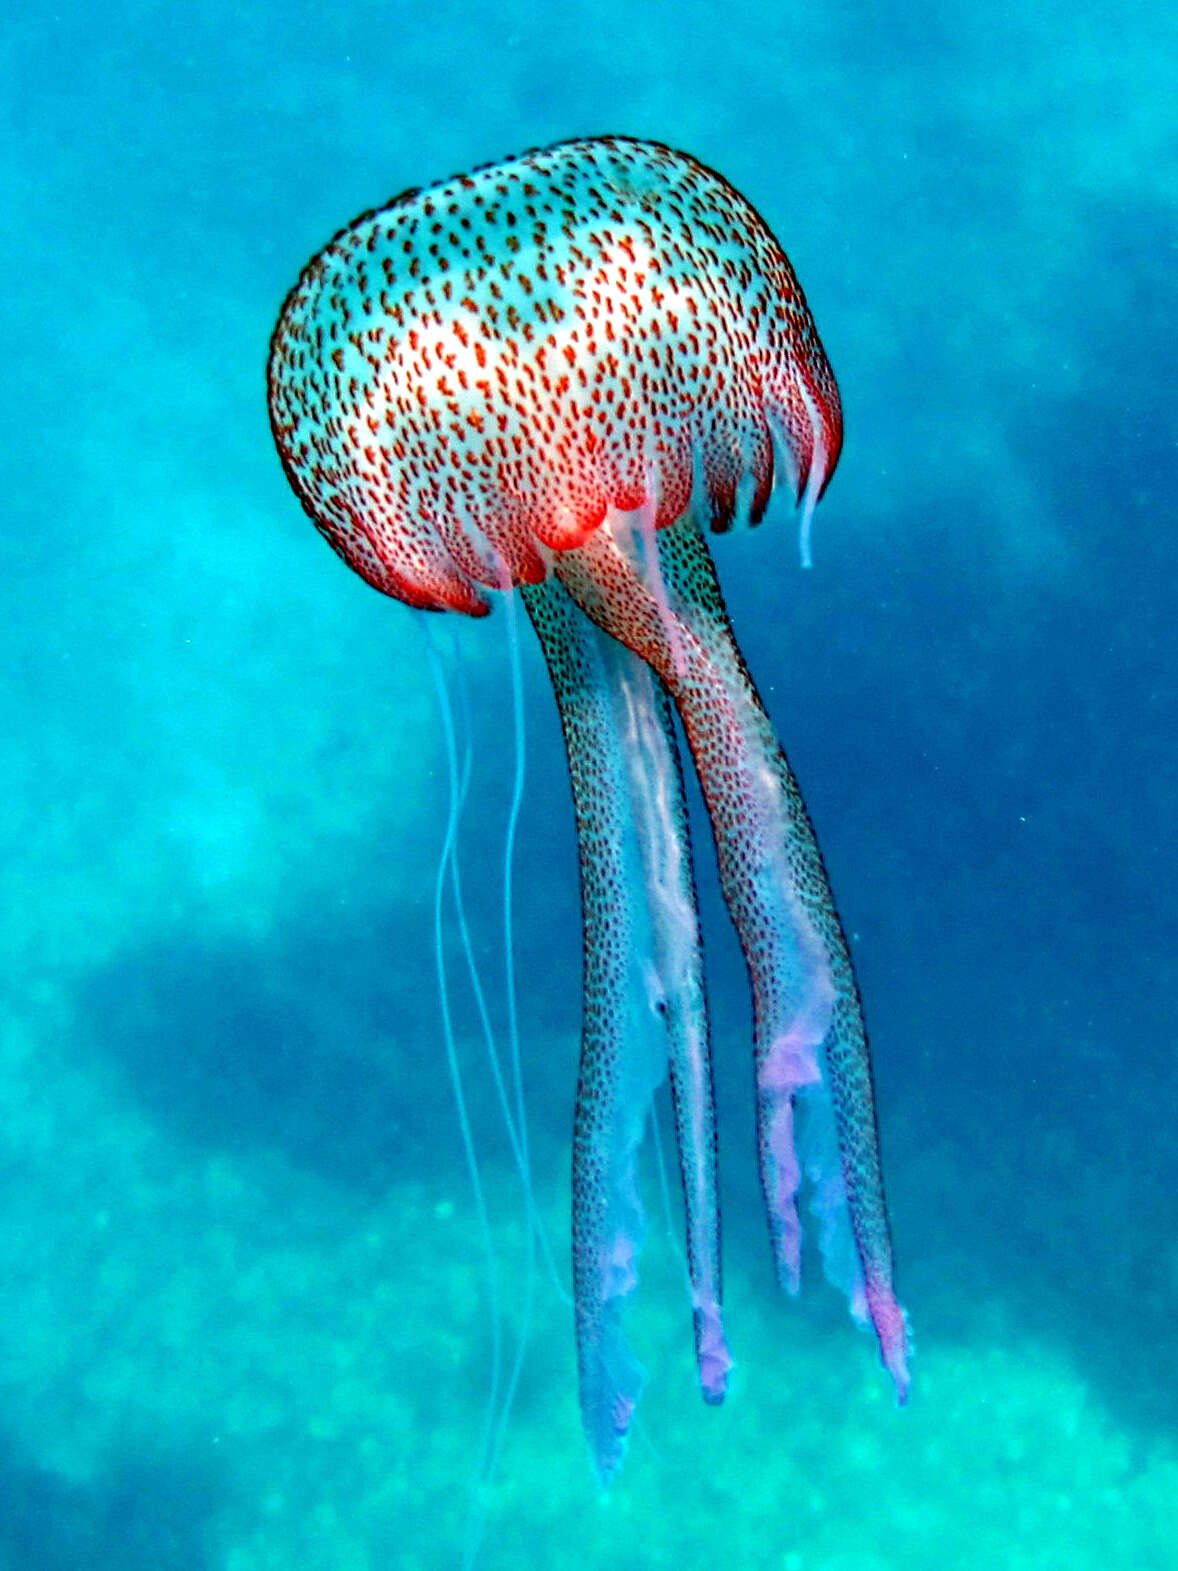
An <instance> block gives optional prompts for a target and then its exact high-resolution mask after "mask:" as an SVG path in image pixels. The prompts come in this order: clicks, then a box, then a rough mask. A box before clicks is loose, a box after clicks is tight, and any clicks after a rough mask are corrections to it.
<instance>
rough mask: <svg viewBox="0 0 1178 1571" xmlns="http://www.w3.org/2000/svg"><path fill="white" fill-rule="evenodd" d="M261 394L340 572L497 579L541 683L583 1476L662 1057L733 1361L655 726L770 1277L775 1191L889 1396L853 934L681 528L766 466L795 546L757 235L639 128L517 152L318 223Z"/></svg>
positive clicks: (404, 584) (790, 379)
mask: <svg viewBox="0 0 1178 1571" xmlns="http://www.w3.org/2000/svg"><path fill="white" fill-rule="evenodd" d="M268 390H269V407H270V417H271V425H272V429H273V433H274V438H275V441H276V444H277V447H278V451H279V455H280V457H281V461H282V464H283V467H284V470H285V472H286V475H287V478H288V480H289V481H290V484H291V486H292V487H293V489H294V491H295V494H296V496H297V497H298V499H299V501H300V502H301V504H302V506H303V508H304V510H305V511H306V513H307V514H308V515H309V516H310V518H311V520H312V522H313V523H314V524H315V525H316V527H317V528H318V529H319V531H320V532H321V533H322V534H323V535H324V536H325V537H326V539H327V541H328V542H329V544H330V545H331V546H332V547H333V548H334V549H335V550H336V552H338V554H339V555H340V556H341V557H342V558H343V559H344V561H345V562H347V563H348V565H349V566H351V567H352V568H353V569H354V570H355V571H356V572H357V573H359V574H360V576H361V577H362V578H364V579H365V580H367V582H368V583H369V584H371V585H372V586H373V587H374V588H376V589H378V590H380V591H381V592H383V593H384V594H387V595H390V596H392V597H393V598H395V599H398V600H401V601H404V602H405V603H406V604H408V605H410V606H413V607H417V608H419V609H421V610H426V611H459V612H463V613H465V614H466V615H467V616H472V617H480V616H483V615H485V614H486V613H487V611H488V610H489V609H490V607H491V604H492V602H493V601H494V600H495V599H496V598H497V597H503V596H506V595H508V594H511V593H515V592H518V593H519V595H521V596H522V600H523V604H524V606H525V607H526V610H527V614H528V617H529V618H530V620H531V623H532V625H533V626H534V628H535V631H536V633H537V635H538V637H539V641H540V645H541V648H542V650H543V655H544V659H545V662H546V664H547V668H548V671H549V673H550V675H551V679H552V684H553V688H554V690H555V694H556V702H557V706H558V710H559V715H560V721H561V726H562V730H563V736H564V742H565V746H566V750H567V754H568V763H569V773H570V778H571V782H572V794H573V806H574V812H575V818H576V825H577V834H578V844H579V862H580V879H581V893H582V908H583V913H584V949H583V974H582V993H583V1024H582V1038H581V1057H580V1068H579V1076H578V1082H577V1093H576V1111H575V1118H574V1125H573V1136H572V1168H573V1216H572V1258H573V1300H574V1320H575V1331H576V1345H577V1364H578V1377H579V1395H580V1407H581V1414H582V1421H583V1425H584V1429H585V1433H586V1436H587V1439H588V1442H589V1447H590V1451H591V1454H592V1458H593V1461H594V1464H595V1466H596V1469H597V1472H598V1474H599V1476H600V1478H601V1479H602V1480H603V1481H606V1482H608V1480H609V1479H610V1478H611V1477H612V1476H613V1474H614V1473H615V1472H616V1470H617V1468H618V1466H619V1464H620V1462H621V1459H622V1455H623V1450H624V1445H625V1440H626V1436H627V1433H628V1431H629V1429H630V1425H631V1419H632V1415H633V1412H634V1408H635V1404H636V1401H637V1398H638V1394H639V1390H640V1386H641V1383H642V1378H643V1377H642V1371H641V1367H640V1365H639V1363H638V1360H637V1358H636V1356H635V1354H634V1352H633V1350H632V1349H631V1347H630V1345H629V1342H628V1340H627V1337H626V1334H625V1329H624V1325H623V1310H624V1305H625V1301H626V1299H627V1297H628V1295H629V1294H630V1293H631V1292H632V1291H633V1289H634V1287H635V1284H636V1280H637V1271H636V1261H637V1255H638V1249H639V1245H640V1242H641V1237H642V1231H643V1217H642V1209H641V1205H640V1200H639V1195H638V1185H637V1178H636V1164H637V1157H638V1151H639V1148H640V1146H641V1144H642V1140H643V1138H644V1133H645V1130H646V1128H647V1124H648V1120H649V1118H650V1116H651V1106H652V1099H653V1097H654V1095H655V1093H656V1091H657V1090H658V1088H659V1087H660V1086H661V1085H662V1084H664V1083H666V1082H669V1087H670V1093H671V1103H672V1109H673V1120H674V1127H675V1134H676V1141H677V1148H678V1167H679V1176H680V1180H681V1185H682V1193H683V1198H684V1215H685V1228H686V1249H685V1258H686V1264H687V1275H688V1278H689V1284H690V1297H691V1307H692V1318H693V1327H694V1342H695V1354H696V1362H697V1368H698V1378H699V1384H700V1388H701V1391H702V1394H703V1396H704V1398H705V1400H707V1401H708V1402H712V1403H716V1402H720V1401H721V1400H722V1399H723V1397H724V1393H725V1387H726V1383H727V1377H728V1372H729V1369H730V1366H731V1357H730V1354H729V1351H728V1345H727V1340H726V1337H725V1332H724V1324H723V1315H722V1285H721V1262H720V1208H719V1200H718V1190H717V1178H716V1141H717V1131H716V1114H715V1108H714V1098H713V1077H712V1065H711V1053H710V1046H709V1028H708V1021H707V1005H706V993H705V986H704V972H703V965H702V960H701V942H700V929H699V919H698V914H697V902H696V892H695V876H694V871H693V860H692V856H693V853H692V847H691V843H690V836H689V831H688V815H687V810H686V807H685V799H684V779H683V772H682V766H681V754H680V740H679V738H680V735H681V736H682V738H683V739H684V740H685V742H686V747H687V751H688V753H689V755H690V758H691V760H692V763H693V765H694V768H695V773H696V775H697V777H698V780H699V784H700V787H701V790H702V796H703V800H704V803H705V805H706V808H707V813H708V817H709V819H710V823H711V829H712V834H713V838H714V842H715V852H716V858H717V864H718V871H719V880H720V885H721V889H722V891H723V895H724V898H725V901H726V903H727V907H728V910H729V912H730V914H731V916H732V920H733V922H734V924H735V927H736V931H737V935H738V938H739V941H740V946H741V949H742V951H743V955H744V960H745V963H746V966H747V971H748V979H749V985H750V990H751V995H752V1013H753V1061H754V1073H755V1087H756V1091H755V1106H756V1150H757V1158H758V1163H759V1171H760V1179H761V1185H762V1190H763V1193H764V1199H765V1206H766V1210H767V1213H768V1222H769V1233H770V1239H771V1244H772V1250H773V1256H774V1260H775V1264H776V1269H777V1273H778V1275H779V1277H780V1280H781V1282H782V1283H783V1285H784V1286H785V1288H786V1289H787V1290H788V1291H789V1292H791V1293H795V1292H796V1291H797V1290H798V1286H799V1278H800V1271H801V1254H802V1222H801V1213H800V1212H799V1197H800V1194H801V1193H803V1192H804V1194H805V1198H806V1201H807V1211H808V1213H809V1216H810V1218H811V1220H812V1223H813V1226H814V1230H815V1234H816V1237H817V1242H818V1245H819V1247H820V1252H821V1258H822V1260H823V1262H824V1266H825V1270H826V1273H827V1275H828V1276H829V1277H830V1279H831V1280H832V1281H833V1282H834V1283H836V1285H838V1286H839V1287H840V1288H842V1289H843V1290H844V1291H845V1292H846V1294H847V1296H848V1298H849V1302H850V1308H851V1312H852V1314H853V1315H854V1317H855V1318H856V1319H857V1320H858V1321H859V1322H860V1323H862V1324H864V1325H868V1326H870V1327H871V1328H873V1329H874V1333H875V1337H876V1339H877V1342H878V1346H879V1351H880V1355H881V1360H882V1363H883V1365H884V1366H885V1368H886V1369H887V1371H888V1372H889V1373H890V1375H891V1377H892V1380H893V1382H894V1385H895V1390H896V1393H897V1397H898V1400H899V1401H900V1402H903V1401H904V1400H905V1398H906V1395H907V1390H908V1368H907V1361H908V1332H907V1322H906V1318H905V1315H904V1312H903V1310H902V1309H901V1308H900V1306H899V1303H898V1301H897V1298H896V1294H895V1289H894V1286H893V1268H892V1249H891V1238H890V1226H889V1221H888V1215H887V1210H886V1206H885V1199H884V1190H883V1183H882V1178H881V1171H880V1159H879V1144H878V1135H877V1123H876V1113H875V1104H874V1093H873V1085H872V1072H871V1062H870V1058H869V1053H868V1044H867V1036H866V1032H865V1027H864V1021H863V1011H862V1007H861V1003H860V996H859V990H858V986H857V984H856V980H855V974H854V970H853V966H852V962H851V955H850V951H849V948H848V945H847V940H846V936H845V934H844V931H843V928H842V926H841V924H840V921H839V917H838V914H837V912H836V909H835V904H834V900H833V897H832V894H831V889H830V883H829V880H828V877H827V873H826V869H825V867H824V864H823V860H822V856H821V853H820V851H819V848H818V843H817V840H816V839H815V834H814V829H813V826H812V824H811V822H810V818H809V816H808V814H807V811H806V807H805V804H804V802H803V800H802V795H801V792H800V790H799V788H798V784H797V781H796V779H795V777H794V774H793V771H792V770H791V768H790V765H789V763H788V761H787V759H786V756H785V753H784V752H783V751H782V748H781V746H780V744H779V743H778V740H777V737H776V735H775V733H774V730H773V726H772V724H771V722H770V720H769V718H768V716H767V714H766V711H765V708H764V705H763V704H762V702H761V700H760V698H759V696H758V693H757V690H756V687H755V686H754V684H753V680H752V677H751V676H750V674H749V671H748V668H747V666H746V664H745V662H744V659H743V657H742V655H741V652H740V649H739V648H738V646H737V643H736V641H735V638H734V635H733V630H732V627H731V624H730V621H729V617H728V613H727V611H726V608H725V603H724V599H723V596H722V595H721V592H720V586H719V583H718V581H717V578H716V574H715V571H714V568H713V564H712V561H711V557H710V554H709V550H708V545H707V540H708V537H709V535H710V534H714V533H720V534H722V533H724V532H725V531H727V530H730V529H732V528H734V527H737V526H740V525H745V524H750V525H755V524H757V523H758V522H759V521H760V520H761V518H762V515H763V514H764V513H765V510H766V507H767V504H768V502H769V499H770V494H771V492H772V491H773V489H774V486H775V483H777V482H780V483H781V484H783V485H784V486H786V487H788V488H789V489H790V490H792V493H793V497H794V501H795V503H796V504H797V505H798V506H799V507H800V516H801V548H802V554H803V560H804V561H808V559H809V540H810V522H811V516H812V513H813V509H814V506H815V504H816V502H817V501H818V500H819V498H820V497H821V496H822V493H823V491H824V490H825V488H826V485H827V483H828V481H829V480H830V477H831V474H832V472H833V470H834V467H835V465H836V463H837V462H838V458H839V452H840V449H841V445H842V413H841V406H840V401H839V393H838V388H837V385H836V382H835V379H834V376H833V373H832V372H831V369H830V366H829V364H828V363H827V360H826V356H825V354H824V352H823V348H822V345H821V343H820V342H819V338H818V334H817V331H816V329H815V326H814V321H813V318H812V316H811V314H810V311H809V308H808V306H807V304H806V301H805V298H804V296H803V294H802V290H801V287H800V286H799V284H798V281H797V278H796V277H795V275H794V272H793V269H792V267H791V265H790V263H789V261H788V259H787V257H786V255H785V253H784V252H783V250H782V248H781V246H780V245H779V244H778V242H777V240H776V239H775V238H774V236H773V234H772V233H771V232H770V230H769V228H768V227H767V225H766V224H765V222H764V220H763V219H762V218H761V217H760V215H759V214H758V213H757V211H756V210H755V208H754V207H753V206H752V205H751V204H750V203H749V202H748V201H746V200H745V199H744V198H743V197H742V196H741V195H740V194H739V193H738V192H737V191H736V190H734V189H733V187H732V186H731V185H730V184H729V183H728V182H727V181H726V180H725V179H723V177H722V176H720V175H719V174H717V173H716V172H715V171H713V170H711V169H709V168H707V167H706V166H705V165H703V164H701V163H699V162H697V161H696V160H695V159H694V158H692V157H690V156H689V155H687V154H685V153H682V152H677V151H674V150H672V149H671V148H669V147H666V146H663V145H661V144H659V143H654V142H646V141H637V140H633V139H630V138H626V137H618V136H606V137H599V138H592V139H587V140H580V141H572V142H565V143H561V144H558V145H556V146H554V147H550V148H545V149H541V150H536V151H532V152H528V153H525V154H523V155H522V156H519V157H516V158H513V159H511V160H509V161H506V162H502V163H498V164H493V165H487V166H485V167H482V168H479V169H477V170H475V171H473V172H472V173H470V174H465V175H460V176H457V177H455V178H453V179H450V180H447V181H444V182H442V183H440V184H437V185H434V186H431V187H429V188H427V189H414V190H409V191H406V192H404V193H403V194H402V195H400V196H398V197H396V198H395V199H394V200H392V201H390V202H389V203H387V204H386V205H385V206H383V207H380V208H378V209H376V210H374V211H371V212H367V213H365V214H363V215H362V216H361V217H359V218H357V219H356V220H355V221H354V222H353V223H351V224H349V225H348V226H347V227H346V228H344V229H342V230H341V231H340V232H339V233H338V234H337V235H336V237H335V238H334V239H333V240H332V241H331V242H330V243H329V244H328V245H327V246H325V247H324V248H323V250H321V251H320V252H319V253H318V254H317V255H316V256H315V257H314V258H313V259H312V260H311V261H310V262H309V263H308V264H307V266H306V267H305V268H304V270H303V272H302V275H301V277H300V278H299V280H298V282H297V284H296V285H295V287H294V288H293V289H292V291H291V292H290V294H289V296H288V297H287V299H286V302H285V304H284V305H283V307H282V311H281V315H280V317H279V321H278V325H277V327H276V329H275V332H274V335H273V339H272V344H271V352H270V360H269V371H268ZM533 810H536V811H539V810H544V811H548V810H550V804H547V803H542V804H533Z"/></svg>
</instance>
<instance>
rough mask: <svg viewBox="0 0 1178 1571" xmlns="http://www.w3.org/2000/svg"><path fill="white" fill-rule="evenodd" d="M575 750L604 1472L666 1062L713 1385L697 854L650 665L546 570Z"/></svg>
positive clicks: (630, 1391) (553, 663)
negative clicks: (644, 1156)
mask: <svg viewBox="0 0 1178 1571" xmlns="http://www.w3.org/2000/svg"><path fill="white" fill-rule="evenodd" d="M524 598H525V603H526V605H527V608H528V612H529V614H530V616H531V618H532V622H533V624H534V626H535V628H536V631H537V633H538V634H539V637H540V641H541V644H542V647H543V650H544V655H545V658H546V660H547V663H548V667H549V671H550V673H551V675H552V680H553V686H554V688H555V691H556V697H557V702H558V705H559V709H560V718H561V724H562V727H563V730H564V737H565V743H566V747H567V751H568V757H569V769H570V775H571V779H572V785H573V798H574V805H575V809H576V817H577V833H578V841H579V846H580V860H581V888H582V903H583V907H584V913H585V935H584V941H585V949H584V1024H583V1036H582V1051H581V1070H580V1079H579V1084H578V1090H577V1112H576V1123H575V1128H574V1137H573V1279H574V1294H575V1304H576V1308H575V1314H576V1325H577V1350H578V1362H579V1370H580V1392H581V1409H582V1415H583V1420H584V1424H585V1429H586V1434H587V1436H588V1438H589V1443H590V1447H591V1450H592V1452H593V1457H594V1462H595V1465H596V1467H597V1471H598V1474H599V1476H600V1478H601V1479H602V1481H603V1482H605V1483H607V1482H608V1481H609V1479H610V1478H611V1476H612V1475H613V1473H614V1472H615V1471H616V1469H617V1467H618V1465H619V1463H620V1462H621V1458H622V1452H623V1447H624V1443H625V1438H626V1433H627V1430H628V1428H629V1422H630V1416H631V1414H632V1412H633V1409H634V1404H635V1402H636V1400H637V1397H638V1393H639V1389H640V1387H641V1382H642V1374H641V1370H640V1368H639V1366H638V1363H637V1360H636V1359H635V1357H634V1354H633V1352H632V1351H631V1349H630V1347H629V1345H628V1343H627V1341H626V1339H625V1336H624V1333H623V1331H622V1326H621V1310H622V1304H623V1301H624V1299H625V1297H626V1296H627V1295H628V1294H629V1293H630V1292H631V1291H632V1289H633V1287H634V1283H635V1280H636V1278H635V1260H636V1256H637V1251H638V1247H639V1244H640V1242H641V1236H642V1230H643V1222H642V1211H641V1206H640V1203H639V1199H638V1192H637V1185H636V1175H635V1163H636V1156H637V1151H638V1147H639V1145H640V1144H641V1140H642V1136H643V1132H644V1129H645V1124H646V1119H647V1117H648V1114H649V1111H650V1107H651V1101H652V1098H653V1096H654V1092H655V1090H656V1089H657V1087H658V1085H659V1084H660V1083H661V1082H662V1080H663V1079H664V1077H665V1075H666V1073H667V1070H668V1066H669V1070H670V1078H671V1088H672V1095H673V1099H674V1106H675V1116H676V1133H677V1137H678V1145H679V1158H680V1173H681V1177H682V1182H683V1190H684V1196H685V1201H686V1207H685V1209H686V1218H687V1255H688V1268H689V1274H690V1278H691V1288H692V1300H693V1306H694V1320H695V1338H696V1352H697V1358H698V1364H699V1374H700V1383H701V1386H702V1389H703V1392H704V1395H705V1397H706V1398H707V1399H708V1400H709V1401H713V1402H718V1401H720V1400H721V1399H722V1397H723V1395H724V1389H725V1384H726V1377H727V1371H728V1368H729V1366H730V1363H731V1360H730V1358H729V1356H728V1351H727V1347H726V1345H725V1342H724V1334H723V1327H722V1321H721V1309H720V1300H721V1281H720V1247H719V1206H718V1201H717V1192H716V1126H715V1111H714V1104H713V1092H712V1073H711V1059H710V1052H709V1042H708V1030H707V1014H706V1007H705V998H704V987H703V975H702V965H701V957H700V942H699V925H698V919H697V915H696V903H695V889H694V881H693V877H692V871H691V850H690V843H689V840H688V834H687V818H686V811H685V805H684V799H683V790H682V777H681V772H680V768H679V760H678V750H677V747H676V744H675V738H674V729H673V726H672V722H671V707H670V703H669V700H668V698H667V694H666V691H665V689H664V687H663V685H662V683H661V682H660V681H659V680H658V678H657V677H656V676H655V675H654V674H653V673H652V671H651V670H650V669H649V667H648V666H646V665H645V664H644V663H643V662H642V661H640V660H638V659H636V658H635V657H634V656H633V655H632V654H631V653H630V652H629V651H628V650H626V649H625V648H623V647H622V646H621V645H619V644H617V643H616V642H615V641H614V640H612V639H610V638H606V637H605V636H604V635H603V634H602V633H601V632H600V631H599V630H598V629H597V628H596V627H594V626H593V625H592V624H591V623H590V622H588V621H587V620H586V618H585V617H584V616H582V614H581V613H580V611H579V610H578V608H577V607H576V606H575V605H574V604H573V602H572V601H571V600H570V599H569V597H568V595H567V594H566V593H565V592H564V590H563V589H562V588H561V586H560V585H559V583H557V582H556V581H555V580H550V581H549V582H547V583H545V584H539V585H535V586H532V587H529V588H527V589H525V591H524Z"/></svg>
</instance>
